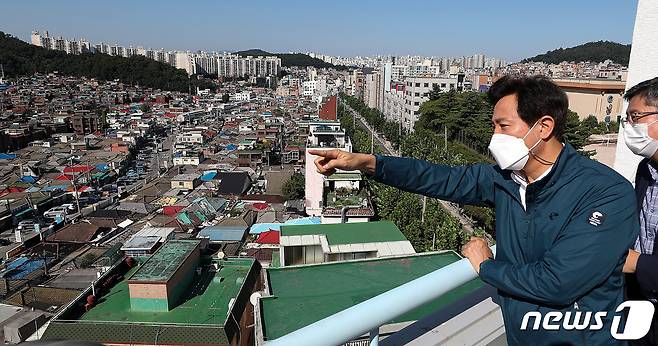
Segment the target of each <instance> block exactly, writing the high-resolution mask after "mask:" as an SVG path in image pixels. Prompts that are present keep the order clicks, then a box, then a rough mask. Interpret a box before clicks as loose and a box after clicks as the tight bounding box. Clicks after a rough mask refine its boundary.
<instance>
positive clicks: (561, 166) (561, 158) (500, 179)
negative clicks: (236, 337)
mask: <svg viewBox="0 0 658 346" xmlns="http://www.w3.org/2000/svg"><path fill="white" fill-rule="evenodd" d="M579 156H580V154H578V152H576V149H574V147H572V146H571V144H569V143H564V147H563V148H562V150H561V151H560V154H559V155H558V157H557V160H555V163H554V164H553V168H551V170H550V172H548V174H547V175H546V176H545V177H544V178H542V179H541V180H538V181H536V182H533V183H532V184H530V185H529V186H528V189H532V190H540V189H544V187H546V188H551V187H553V186H554V185H562V184H566V183H568V182H569V181H570V180H571V179H569V178H567V177H565V174H567V173H568V174H569V175H571V174H572V172H573V171H572V170H567V169H565V167H567V166H569V165H571V163H572V161H573V160H574V159H576V158H578V157H579ZM495 169H496V171H498V172H499V174H498V175H497V176H496V178H495V179H494V182H495V183H496V184H498V185H499V186H501V187H502V188H503V189H504V190H506V191H507V192H508V193H510V194H511V195H512V196H514V197H515V198H516V199H517V200H518V201H519V203H521V199H520V198H521V197H520V195H519V185H518V184H517V183H516V182H514V180H512V177H511V175H512V172H511V171H508V170H501V169H500V167H498V166H495Z"/></svg>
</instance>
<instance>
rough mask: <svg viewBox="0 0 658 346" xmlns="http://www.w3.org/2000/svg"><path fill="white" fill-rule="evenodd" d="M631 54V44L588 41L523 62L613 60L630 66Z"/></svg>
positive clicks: (557, 62) (554, 62)
mask: <svg viewBox="0 0 658 346" xmlns="http://www.w3.org/2000/svg"><path fill="white" fill-rule="evenodd" d="M630 55H631V45H630V44H621V43H616V42H611V41H597V42H587V43H584V44H581V45H578V46H575V47H571V48H558V49H555V50H551V51H548V52H546V53H544V54H539V55H536V56H534V57H532V58H527V59H524V60H522V61H521V62H531V61H535V62H544V63H547V64H559V63H561V62H563V61H574V62H583V61H591V62H603V61H605V60H608V59H609V60H612V61H614V62H615V63H617V64H622V65H624V66H628V59H629V57H630Z"/></svg>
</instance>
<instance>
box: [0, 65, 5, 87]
mask: <svg viewBox="0 0 658 346" xmlns="http://www.w3.org/2000/svg"><path fill="white" fill-rule="evenodd" d="M0 84H5V68H4V66H2V64H0Z"/></svg>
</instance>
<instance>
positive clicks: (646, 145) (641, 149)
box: [622, 78, 658, 345]
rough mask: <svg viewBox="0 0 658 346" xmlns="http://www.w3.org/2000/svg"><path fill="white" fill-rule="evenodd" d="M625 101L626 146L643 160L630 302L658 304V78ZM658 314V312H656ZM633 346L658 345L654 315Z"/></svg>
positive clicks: (637, 184) (637, 179) (629, 260)
mask: <svg viewBox="0 0 658 346" xmlns="http://www.w3.org/2000/svg"><path fill="white" fill-rule="evenodd" d="M624 98H625V99H626V100H627V101H628V110H627V111H626V118H625V119H623V120H622V126H623V127H624V128H623V130H624V137H625V139H626V145H627V146H628V148H629V149H631V151H632V152H633V153H635V154H637V155H640V156H643V157H644V160H642V161H641V162H640V164H639V166H638V168H637V174H636V176H635V192H636V197H637V206H638V211H639V214H640V235H639V237H638V238H637V241H636V242H635V246H634V248H633V249H630V250H629V251H628V256H627V257H626V264H625V265H624V272H626V273H635V275H634V276H633V275H629V277H628V280H627V293H628V298H629V299H648V300H650V301H652V302H653V303H654V304H656V303H657V302H658V300H656V298H658V249H656V247H655V245H656V243H657V242H656V241H655V237H656V231H657V230H658V152H657V150H658V140H657V139H658V78H654V79H651V80H647V81H644V82H642V83H640V84H638V85H636V86H634V87H632V88H630V89H629V90H628V91H627V92H626V94H625V95H624ZM656 310H658V309H656ZM631 344H633V345H656V344H658V322H657V320H656V315H655V314H654V318H653V321H652V323H651V329H650V330H649V332H648V333H647V335H646V336H645V337H644V338H642V339H640V340H637V341H634V342H632V343H631Z"/></svg>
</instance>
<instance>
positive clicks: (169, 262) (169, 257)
mask: <svg viewBox="0 0 658 346" xmlns="http://www.w3.org/2000/svg"><path fill="white" fill-rule="evenodd" d="M200 242H201V241H199V240H170V241H167V242H165V243H164V244H163V245H162V247H161V248H160V249H158V251H156V252H155V253H154V254H153V256H151V257H150V258H149V259H148V260H146V262H144V264H142V265H141V266H140V267H139V270H137V272H136V273H135V274H133V275H132V276H131V277H130V281H151V282H152V281H162V282H166V281H168V280H169V279H170V278H171V276H172V275H174V273H175V272H176V270H177V269H178V267H180V265H181V264H182V263H183V261H184V260H185V259H186V258H187V257H188V256H189V255H190V254H191V253H192V251H193V250H194V249H195V248H196V247H197V246H198V245H199V243H200Z"/></svg>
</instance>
